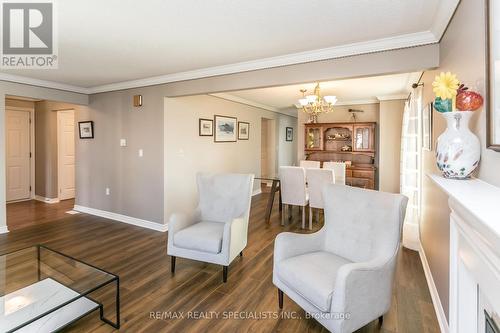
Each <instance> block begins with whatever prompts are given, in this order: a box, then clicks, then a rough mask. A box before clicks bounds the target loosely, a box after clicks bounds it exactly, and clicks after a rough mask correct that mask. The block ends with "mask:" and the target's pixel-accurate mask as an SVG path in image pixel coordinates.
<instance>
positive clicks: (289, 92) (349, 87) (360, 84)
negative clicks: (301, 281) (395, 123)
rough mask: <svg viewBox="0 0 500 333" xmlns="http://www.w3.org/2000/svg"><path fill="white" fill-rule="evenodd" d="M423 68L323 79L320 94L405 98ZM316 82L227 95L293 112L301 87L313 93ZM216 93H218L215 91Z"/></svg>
mask: <svg viewBox="0 0 500 333" xmlns="http://www.w3.org/2000/svg"><path fill="white" fill-rule="evenodd" d="M420 75H421V72H414V73H404V74H393V75H384V76H372V77H366V78H358V79H348V80H336V81H329V82H321V83H320V87H321V95H323V96H325V95H334V96H337V99H338V102H337V105H352V104H367V103H378V102H379V101H380V100H385V99H403V98H406V97H408V94H409V92H410V89H411V85H412V84H413V83H415V82H417V81H418V79H419V78H420ZM315 86H316V83H306V84H297V85H290V86H282V87H272V88H261V89H251V90H241V91H233V92H230V93H228V94H223V95H225V96H224V97H226V98H228V99H229V98H230V97H229V96H233V97H234V98H235V100H237V101H240V102H243V103H244V102H245V101H246V102H247V103H249V104H253V105H257V106H258V105H260V106H261V107H263V108H267V109H274V110H278V111H280V112H284V113H288V114H290V112H291V110H290V108H294V107H295V106H294V105H295V104H296V103H297V102H298V99H299V98H301V96H302V94H301V92H300V90H301V89H307V92H306V94H312V93H313V91H314V87H315ZM216 95H217V94H216Z"/></svg>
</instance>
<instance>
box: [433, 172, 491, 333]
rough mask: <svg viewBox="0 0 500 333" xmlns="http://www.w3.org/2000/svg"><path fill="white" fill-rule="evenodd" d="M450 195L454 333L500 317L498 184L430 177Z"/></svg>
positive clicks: (465, 332)
mask: <svg viewBox="0 0 500 333" xmlns="http://www.w3.org/2000/svg"><path fill="white" fill-rule="evenodd" d="M429 177H430V178H431V179H432V180H433V181H434V182H435V183H436V184H437V185H438V186H439V187H440V188H441V189H442V190H444V191H445V192H446V193H447V194H448V196H449V200H448V202H449V206H450V210H451V214H450V302H449V304H450V308H449V330H450V332H451V333H456V332H457V333H458V332H460V333H462V332H463V333H472V332H481V333H484V313H483V311H484V310H486V311H487V312H488V313H489V314H490V315H493V316H494V317H495V318H496V320H498V319H499V316H500V188H498V187H495V186H493V185H490V184H488V183H486V182H484V181H481V180H479V179H471V180H451V179H445V178H443V177H441V176H437V175H430V176H429Z"/></svg>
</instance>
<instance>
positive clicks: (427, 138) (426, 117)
mask: <svg viewBox="0 0 500 333" xmlns="http://www.w3.org/2000/svg"><path fill="white" fill-rule="evenodd" d="M432 112H433V103H429V104H427V105H426V106H425V107H424V111H423V112H422V149H424V150H428V151H431V150H432Z"/></svg>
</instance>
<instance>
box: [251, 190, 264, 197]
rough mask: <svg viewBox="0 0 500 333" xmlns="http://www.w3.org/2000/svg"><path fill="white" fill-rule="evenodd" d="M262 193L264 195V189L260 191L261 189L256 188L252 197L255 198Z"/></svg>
mask: <svg viewBox="0 0 500 333" xmlns="http://www.w3.org/2000/svg"><path fill="white" fill-rule="evenodd" d="M261 193H262V189H260V188H256V189H255V190H253V192H252V197H253V196H254V195H257V194H261Z"/></svg>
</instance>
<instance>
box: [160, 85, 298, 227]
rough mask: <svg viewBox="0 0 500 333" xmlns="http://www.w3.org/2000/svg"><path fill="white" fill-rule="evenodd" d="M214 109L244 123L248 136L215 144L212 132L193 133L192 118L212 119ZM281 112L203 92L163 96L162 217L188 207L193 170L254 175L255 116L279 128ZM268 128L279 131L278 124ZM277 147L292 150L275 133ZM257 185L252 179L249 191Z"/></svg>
mask: <svg viewBox="0 0 500 333" xmlns="http://www.w3.org/2000/svg"><path fill="white" fill-rule="evenodd" d="M215 114H218V115H226V116H232V117H236V118H238V121H246V122H249V123H250V139H249V140H240V141H237V142H228V143H215V142H214V138H213V137H200V136H198V119H199V118H208V119H213V117H214V115H215ZM281 117H289V116H285V115H281V114H278V113H275V112H271V111H267V110H263V109H259V108H256V107H252V106H248V105H243V104H240V103H236V102H231V101H227V100H224V99H220V98H216V97H213V96H207V95H199V96H191V97H178V98H165V119H164V120H165V138H164V144H165V220H166V221H168V219H169V217H170V215H171V214H172V213H173V212H189V211H191V210H192V209H193V208H194V206H195V205H196V201H197V199H196V193H197V192H196V173H197V172H213V173H221V172H236V173H252V174H255V175H260V172H261V163H260V162H261V159H260V157H261V120H262V118H267V119H274V120H275V122H274V123H275V126H276V127H280V126H282V125H284V124H286V122H284V121H282V122H280V121H279V119H280V118H281ZM289 118H292V117H289ZM290 121H293V119H291V120H290ZM271 130H272V131H274V132H275V133H278V132H280V128H274V129H269V131H271ZM277 148H278V150H281V149H284V150H289V152H288V154H290V155H292V154H293V151H294V150H296V148H295V146H290V145H285V144H284V141H282V140H281V137H280V139H279V141H278V142H277ZM282 153H283V154H285V153H284V152H282ZM258 188H259V184H258V183H255V185H254V190H256V189H258Z"/></svg>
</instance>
